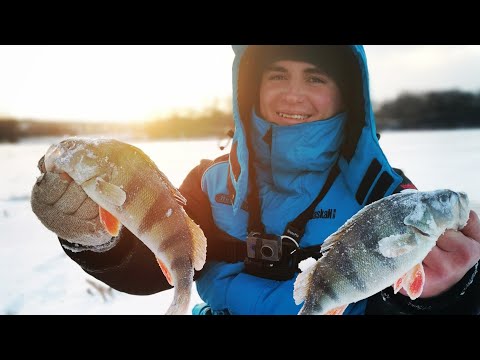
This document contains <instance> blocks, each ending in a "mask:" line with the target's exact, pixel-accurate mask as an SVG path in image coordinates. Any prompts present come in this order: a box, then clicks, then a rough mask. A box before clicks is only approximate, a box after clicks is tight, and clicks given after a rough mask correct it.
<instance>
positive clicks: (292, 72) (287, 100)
mask: <svg viewBox="0 0 480 360" xmlns="http://www.w3.org/2000/svg"><path fill="white" fill-rule="evenodd" d="M259 96H260V99H259V106H260V108H259V109H258V110H259V112H260V114H261V116H262V117H263V118H264V119H265V120H267V121H269V122H272V123H275V124H278V125H295V124H299V123H304V122H311V121H317V120H326V119H329V118H331V117H333V116H335V115H337V114H339V113H341V112H343V111H345V109H344V108H345V106H344V103H343V99H342V95H341V93H340V89H339V87H338V85H337V83H336V82H335V80H334V79H333V78H332V77H330V76H329V75H328V74H326V73H325V72H324V71H322V70H321V69H319V68H318V67H316V66H315V65H313V64H310V63H306V62H299V61H291V60H282V61H276V62H274V63H272V64H270V65H269V66H268V67H267V68H266V69H265V70H264V72H263V74H262V78H261V83H260V95H259Z"/></svg>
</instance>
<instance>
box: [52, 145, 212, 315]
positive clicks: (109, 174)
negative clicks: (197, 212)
mask: <svg viewBox="0 0 480 360" xmlns="http://www.w3.org/2000/svg"><path fill="white" fill-rule="evenodd" d="M45 166H46V168H47V170H48V171H53V172H66V173H67V174H69V175H70V176H71V177H72V178H73V179H74V180H75V182H77V183H78V184H79V185H81V186H82V188H83V190H84V191H85V192H86V194H87V195H88V196H89V197H90V198H91V199H92V200H93V201H95V202H96V203H97V204H99V206H100V207H102V208H103V209H105V210H107V211H108V212H109V213H110V214H112V215H113V216H114V217H115V218H116V219H118V221H119V222H120V223H121V224H122V225H123V226H125V227H126V228H128V229H129V230H130V231H131V232H132V233H133V234H134V235H135V236H137V237H138V238H139V239H140V240H141V241H142V242H144V243H145V245H146V246H147V247H148V248H149V249H150V250H151V251H152V252H153V253H154V254H155V256H156V257H157V260H159V265H160V267H161V268H162V271H163V272H164V273H165V272H167V274H166V276H167V280H169V282H170V281H171V282H173V284H172V285H173V286H174V287H175V294H174V300H173V302H172V304H171V306H170V308H169V310H168V311H167V314H177V313H184V312H185V311H186V310H187V307H188V304H189V300H190V295H191V286H192V283H193V274H194V269H196V270H200V269H201V268H202V267H203V265H204V263H205V259H206V239H205V236H204V234H203V232H202V230H201V229H200V227H199V226H198V225H196V224H195V223H194V222H193V220H191V219H190V218H189V217H188V215H187V214H186V212H185V210H184V209H183V206H182V205H184V204H185V201H186V200H185V199H184V198H183V196H182V195H181V194H180V193H179V192H178V190H177V189H176V188H175V187H174V186H173V185H172V184H171V183H170V181H169V180H168V178H167V177H166V176H165V175H164V174H163V173H162V172H161V171H160V170H159V169H158V168H157V167H156V165H155V164H154V163H153V161H152V160H151V159H150V158H149V157H148V156H147V155H146V154H145V153H143V152H142V151H141V150H140V149H138V148H136V147H134V146H132V145H130V144H127V143H123V142H120V141H117V140H114V139H85V138H83V139H82V138H71V139H67V140H65V141H62V142H61V143H59V144H56V145H54V146H52V147H51V148H50V149H49V151H47V154H46V156H45ZM169 277H171V279H169Z"/></svg>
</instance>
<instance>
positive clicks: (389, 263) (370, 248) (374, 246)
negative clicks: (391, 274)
mask: <svg viewBox="0 0 480 360" xmlns="http://www.w3.org/2000/svg"><path fill="white" fill-rule="evenodd" d="M372 238H375V239H378V241H380V239H381V238H382V237H381V236H378V235H376V234H374V233H370V234H369V235H368V236H367V237H366V239H365V241H364V242H363V245H364V246H365V248H366V250H367V253H368V254H369V256H372V257H374V258H375V260H376V261H377V262H378V263H380V264H382V265H384V266H386V267H387V268H388V269H389V270H391V271H394V270H396V269H397V266H396V264H395V260H394V258H386V257H385V256H383V255H382V254H381V253H380V252H379V248H378V241H372Z"/></svg>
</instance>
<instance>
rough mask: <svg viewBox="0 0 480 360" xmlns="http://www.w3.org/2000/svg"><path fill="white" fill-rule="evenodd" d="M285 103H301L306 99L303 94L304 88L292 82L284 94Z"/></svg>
mask: <svg viewBox="0 0 480 360" xmlns="http://www.w3.org/2000/svg"><path fill="white" fill-rule="evenodd" d="M284 98H285V101H287V102H289V103H294V104H296V103H301V102H303V101H304V99H305V94H304V92H303V88H302V86H301V85H300V84H298V83H295V82H292V83H290V84H289V85H288V86H287V87H286V89H285V93H284Z"/></svg>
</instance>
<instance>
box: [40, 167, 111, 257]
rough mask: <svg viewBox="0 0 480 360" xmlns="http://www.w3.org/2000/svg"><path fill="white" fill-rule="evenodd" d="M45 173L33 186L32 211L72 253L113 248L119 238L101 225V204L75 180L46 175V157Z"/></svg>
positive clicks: (56, 175)
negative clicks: (62, 240)
mask: <svg viewBox="0 0 480 360" xmlns="http://www.w3.org/2000/svg"><path fill="white" fill-rule="evenodd" d="M38 167H39V169H40V171H41V172H42V174H41V175H40V176H39V177H38V178H37V181H36V182H35V185H34V186H33V190H32V196H31V206H32V210H33V212H34V213H35V215H37V217H38V219H39V220H40V221H41V222H42V224H43V225H44V226H45V227H46V228H47V229H49V230H51V231H53V232H54V233H55V234H57V235H58V236H59V237H60V238H62V239H64V240H67V242H68V243H69V244H70V245H68V244H67V245H64V246H65V247H66V248H68V249H69V250H72V251H83V250H91V251H95V252H102V251H107V250H109V249H111V248H112V247H113V246H115V244H116V243H117V241H118V238H119V236H116V237H112V236H111V235H110V234H109V233H108V232H107V231H106V230H105V228H104V227H103V225H102V223H101V222H100V217H99V211H98V205H97V204H96V203H95V202H94V201H93V200H92V199H90V198H89V197H88V196H87V194H86V193H85V192H84V191H83V189H82V188H81V187H80V186H79V185H77V184H76V183H75V182H74V181H73V180H72V179H68V177H65V176H61V175H59V174H55V173H51V172H45V167H44V165H43V158H42V159H40V161H39V165H38Z"/></svg>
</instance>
